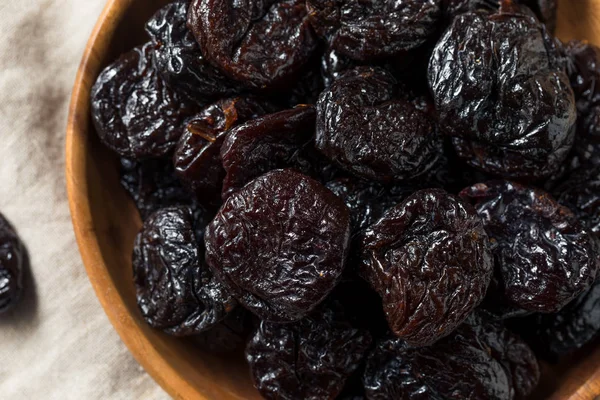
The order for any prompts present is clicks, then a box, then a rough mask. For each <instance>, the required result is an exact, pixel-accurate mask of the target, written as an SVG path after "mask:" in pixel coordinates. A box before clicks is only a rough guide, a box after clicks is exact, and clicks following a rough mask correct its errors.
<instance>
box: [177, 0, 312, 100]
mask: <svg viewBox="0 0 600 400" xmlns="http://www.w3.org/2000/svg"><path fill="white" fill-rule="evenodd" d="M188 26H189V28H190V29H191V31H192V32H193V33H194V36H195V37H196V40H197V41H198V43H199V44H200V48H201V49H202V54H204V56H205V57H206V58H207V59H209V60H210V61H211V62H212V63H213V64H214V65H217V66H218V67H219V68H220V69H221V70H222V71H223V72H224V73H225V74H227V75H228V76H229V77H230V78H232V79H235V80H237V81H239V82H242V83H243V84H245V85H247V86H249V87H251V88H254V89H265V88H281V87H286V86H290V84H291V83H293V81H294V79H293V78H294V77H297V75H298V74H299V73H300V72H301V70H302V67H303V66H304V65H305V64H306V62H307V60H308V59H309V58H310V56H311V55H312V53H313V51H314V50H315V49H316V47H317V39H316V36H315V34H314V32H313V30H312V28H311V27H310V24H309V22H308V17H307V12H306V5H305V2H304V0H269V1H261V2H238V1H233V0H193V1H192V3H191V5H190V9H189V13H188Z"/></svg>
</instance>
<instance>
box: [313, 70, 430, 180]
mask: <svg viewBox="0 0 600 400" xmlns="http://www.w3.org/2000/svg"><path fill="white" fill-rule="evenodd" d="M396 88H397V83H396V80H395V79H394V78H393V76H392V75H391V74H390V73H388V72H387V71H385V70H383V69H380V68H370V67H358V68H355V69H353V70H350V71H348V72H346V73H345V74H344V75H343V76H342V77H340V78H338V79H337V80H336V81H335V82H334V83H333V84H332V85H331V86H330V87H329V88H328V89H326V90H325V91H324V92H323V93H321V96H320V97H319V101H318V102H317V132H316V137H315V144H316V147H317V149H318V150H320V151H321V152H322V153H323V154H324V155H325V156H326V157H327V158H329V159H330V160H331V161H332V162H335V163H336V164H337V165H339V166H340V167H342V168H344V169H346V170H348V171H350V172H352V173H353V174H355V175H357V176H360V177H363V178H366V179H373V180H378V181H383V182H392V181H402V180H407V179H412V178H416V177H418V176H419V175H422V174H424V173H426V172H427V171H428V170H429V169H430V168H431V167H432V165H433V164H434V163H435V162H436V160H437V158H438V157H439V153H440V152H441V138H440V137H439V135H438V132H437V128H436V125H435V124H434V123H433V122H432V121H431V119H430V118H428V116H427V114H426V113H424V112H423V111H421V110H419V109H418V108H417V107H418V106H417V105H415V102H411V101H410V100H408V99H405V98H402V97H400V96H399V95H398V94H397V91H396Z"/></svg>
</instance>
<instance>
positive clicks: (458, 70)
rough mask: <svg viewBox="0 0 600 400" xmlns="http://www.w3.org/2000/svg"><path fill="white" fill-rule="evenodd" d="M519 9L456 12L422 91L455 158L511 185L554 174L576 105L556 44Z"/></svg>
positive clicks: (568, 142) (567, 145) (569, 138)
mask: <svg viewBox="0 0 600 400" xmlns="http://www.w3.org/2000/svg"><path fill="white" fill-rule="evenodd" d="M524 10H525V11H526V9H524V8H523V7H519V6H517V5H515V4H513V3H511V2H510V1H503V2H502V7H501V9H500V12H499V13H496V14H491V13H489V12H485V11H477V12H469V13H465V14H461V15H459V16H458V17H456V18H455V19H454V22H453V23H452V25H451V26H450V28H449V29H448V30H447V31H446V32H445V34H444V35H443V36H442V38H441V39H440V41H439V42H438V44H437V45H436V47H435V50H434V52H433V55H432V57H431V60H430V63H429V71H428V75H429V85H430V88H431V91H432V93H433V97H434V99H435V104H436V109H437V111H438V114H439V119H440V126H441V127H443V128H444V131H445V133H446V134H448V135H450V136H451V137H453V142H454V147H455V150H456V151H457V153H458V154H459V155H460V157H461V158H463V159H465V160H466V161H467V162H468V163H469V164H470V165H472V166H474V167H476V168H478V169H481V170H483V171H485V172H488V173H492V174H495V175H500V176H503V177H508V178H514V179H540V178H545V177H548V176H550V175H552V174H554V173H555V172H556V171H558V169H559V168H560V166H561V163H562V162H563V161H564V160H565V159H566V157H567V155H568V153H569V151H570V150H571V147H572V145H573V141H574V135H575V120H576V107H575V99H574V96H573V91H572V90H571V88H570V85H569V80H568V77H567V74H566V72H565V69H564V67H563V64H564V62H563V59H562V57H561V56H560V53H559V51H558V48H557V42H556V41H555V40H554V39H553V38H552V37H551V36H550V34H548V32H547V30H546V29H545V28H544V26H543V25H541V24H540V23H539V22H537V20H536V19H535V18H534V17H532V16H530V15H529V14H528V13H527V12H525V11H524Z"/></svg>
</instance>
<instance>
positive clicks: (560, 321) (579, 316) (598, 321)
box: [531, 281, 600, 358]
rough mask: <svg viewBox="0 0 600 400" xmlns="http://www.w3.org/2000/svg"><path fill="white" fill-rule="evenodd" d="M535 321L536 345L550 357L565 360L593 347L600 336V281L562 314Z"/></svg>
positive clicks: (534, 334)
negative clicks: (576, 352)
mask: <svg viewBox="0 0 600 400" xmlns="http://www.w3.org/2000/svg"><path fill="white" fill-rule="evenodd" d="M533 320H534V323H535V329H534V331H533V335H532V337H531V339H532V344H534V346H537V348H538V349H539V350H541V351H542V354H544V355H545V356H546V357H548V356H549V357H552V358H557V357H560V356H564V355H566V354H569V353H572V352H573V351H575V350H577V349H579V348H581V347H583V346H584V345H586V344H587V343H590V342H591V341H592V340H593V339H595V338H597V337H598V336H600V281H598V282H596V283H595V284H594V285H593V286H592V287H591V288H590V290H588V291H587V292H585V293H583V294H582V295H580V296H579V297H578V298H577V299H575V300H574V301H572V302H571V303H569V304H568V305H567V306H566V307H565V308H563V309H562V310H561V311H560V312H559V313H558V314H539V315H537V316H536V317H533Z"/></svg>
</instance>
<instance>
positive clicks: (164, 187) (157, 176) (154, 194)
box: [120, 158, 194, 220]
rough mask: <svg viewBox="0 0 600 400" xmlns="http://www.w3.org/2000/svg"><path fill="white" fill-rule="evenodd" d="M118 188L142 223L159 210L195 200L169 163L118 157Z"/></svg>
mask: <svg viewBox="0 0 600 400" xmlns="http://www.w3.org/2000/svg"><path fill="white" fill-rule="evenodd" d="M120 174H121V185H122V186H123V188H125V190H126V191H127V193H129V195H130V196H131V198H132V199H133V201H134V202H135V205H136V207H137V209H138V210H139V212H140V215H141V217H142V219H143V220H145V219H146V218H148V217H149V216H150V214H152V213H153V212H154V211H157V210H158V209H160V208H163V207H168V206H176V205H193V204H194V199H193V198H192V196H190V194H189V193H188V191H187V190H186V189H185V188H184V187H183V186H182V185H181V182H180V181H179V180H178V179H177V177H176V176H175V174H174V169H173V163H172V162H171V160H163V159H148V160H144V161H133V160H130V159H128V158H121V171H120Z"/></svg>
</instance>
